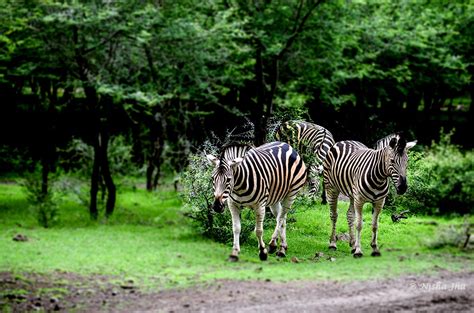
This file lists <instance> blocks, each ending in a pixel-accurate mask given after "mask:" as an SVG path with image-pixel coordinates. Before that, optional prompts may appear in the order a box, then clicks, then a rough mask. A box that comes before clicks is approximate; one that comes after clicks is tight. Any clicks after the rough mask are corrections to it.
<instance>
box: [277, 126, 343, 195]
mask: <svg viewBox="0 0 474 313" xmlns="http://www.w3.org/2000/svg"><path fill="white" fill-rule="evenodd" d="M275 137H276V139H277V140H280V141H285V142H288V143H289V144H290V145H292V146H294V147H296V148H297V149H298V152H299V153H300V154H301V155H302V156H303V158H304V159H305V162H306V164H307V165H308V185H309V195H310V196H315V195H316V194H317V193H318V191H319V177H320V176H321V174H322V172H323V167H322V164H323V162H324V159H325V158H326V155H327V153H328V151H329V149H330V148H331V147H332V146H333V145H334V138H333V136H332V134H331V132H330V131H329V130H327V129H326V128H324V127H322V126H319V125H316V124H313V123H309V122H304V121H289V122H286V123H284V124H283V125H281V126H280V127H279V128H278V130H277V132H276V134H275ZM322 189H323V190H322V193H321V198H322V203H323V204H325V203H326V194H325V192H324V184H323V188H322Z"/></svg>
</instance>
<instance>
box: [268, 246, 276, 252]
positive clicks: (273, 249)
mask: <svg viewBox="0 0 474 313" xmlns="http://www.w3.org/2000/svg"><path fill="white" fill-rule="evenodd" d="M276 251H277V246H276V245H275V246H272V245H270V246H269V250H268V253H270V254H273V253H275V252H276Z"/></svg>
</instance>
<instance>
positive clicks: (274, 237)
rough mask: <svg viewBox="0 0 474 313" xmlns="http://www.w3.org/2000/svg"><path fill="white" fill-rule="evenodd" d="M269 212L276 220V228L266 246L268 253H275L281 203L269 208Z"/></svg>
mask: <svg viewBox="0 0 474 313" xmlns="http://www.w3.org/2000/svg"><path fill="white" fill-rule="evenodd" d="M270 210H271V211H272V213H273V216H275V218H276V226H275V231H274V232H273V235H272V239H271V240H270V243H269V244H268V246H269V250H268V253H275V252H276V250H277V245H278V235H279V234H280V228H281V224H280V219H281V203H280V202H278V203H276V204H274V205H272V206H270Z"/></svg>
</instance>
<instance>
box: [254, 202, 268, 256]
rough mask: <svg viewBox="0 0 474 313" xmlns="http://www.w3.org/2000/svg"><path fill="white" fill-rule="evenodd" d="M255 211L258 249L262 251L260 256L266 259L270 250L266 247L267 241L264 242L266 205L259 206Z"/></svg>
mask: <svg viewBox="0 0 474 313" xmlns="http://www.w3.org/2000/svg"><path fill="white" fill-rule="evenodd" d="M255 213H256V214H255V215H256V216H257V222H256V225H255V234H256V235H257V240H258V249H259V251H260V253H259V257H260V260H262V261H266V260H267V258H268V252H267V249H266V248H265V242H263V219H264V218H265V205H262V206H260V207H258V208H257V210H256V212H255Z"/></svg>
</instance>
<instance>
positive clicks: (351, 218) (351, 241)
mask: <svg viewBox="0 0 474 313" xmlns="http://www.w3.org/2000/svg"><path fill="white" fill-rule="evenodd" d="M350 201H351V202H350V204H349V208H348V209H347V225H348V226H349V246H350V247H351V248H352V250H351V253H354V252H355V249H354V243H355V240H354V214H355V213H354V199H352V198H351V199H350Z"/></svg>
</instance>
